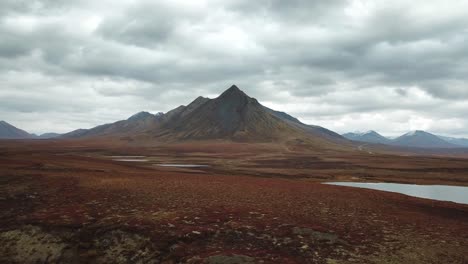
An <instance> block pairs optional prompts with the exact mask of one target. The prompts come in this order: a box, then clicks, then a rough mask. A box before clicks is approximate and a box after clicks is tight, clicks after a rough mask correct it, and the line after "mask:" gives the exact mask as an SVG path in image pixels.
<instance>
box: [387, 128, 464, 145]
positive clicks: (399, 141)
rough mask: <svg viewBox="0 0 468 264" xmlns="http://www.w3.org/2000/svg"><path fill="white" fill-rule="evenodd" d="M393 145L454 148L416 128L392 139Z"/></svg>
mask: <svg viewBox="0 0 468 264" xmlns="http://www.w3.org/2000/svg"><path fill="white" fill-rule="evenodd" d="M392 144H393V145H398V146H405V147H418V148H456V147H458V146H456V145H454V144H451V143H449V142H447V141H445V140H443V139H441V138H439V137H438V136H436V135H433V134H431V133H428V132H425V131H421V130H416V131H413V132H409V133H406V134H404V135H402V136H400V137H398V138H396V139H394V140H393V141H392Z"/></svg>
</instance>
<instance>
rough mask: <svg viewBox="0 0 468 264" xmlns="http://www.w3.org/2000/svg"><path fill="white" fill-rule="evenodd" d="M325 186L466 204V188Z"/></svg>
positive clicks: (467, 201) (371, 184) (364, 184)
mask: <svg viewBox="0 0 468 264" xmlns="http://www.w3.org/2000/svg"><path fill="white" fill-rule="evenodd" d="M326 184H332V185H339V186H349V187H358V188H366V189H373V190H380V191H388V192H396V193H402V194H406V195H409V196H414V197H419V198H427V199H433V200H438V201H450V202H455V203H462V204H468V187H462V186H448V185H416V184H399V183H361V182H327V183H326Z"/></svg>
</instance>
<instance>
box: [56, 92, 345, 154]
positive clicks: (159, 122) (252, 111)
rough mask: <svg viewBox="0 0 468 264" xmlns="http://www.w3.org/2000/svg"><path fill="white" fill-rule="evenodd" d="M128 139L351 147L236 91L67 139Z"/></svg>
mask: <svg viewBox="0 0 468 264" xmlns="http://www.w3.org/2000/svg"><path fill="white" fill-rule="evenodd" d="M103 136H105V137H126V138H129V137H130V138H132V139H137V140H154V141H163V142H169V141H170V142H172V141H180V140H184V141H187V140H233V141H245V142H272V141H275V142H286V141H298V142H309V143H310V142H314V143H315V145H327V144H334V145H339V143H346V144H349V142H348V141H347V140H346V139H344V138H343V137H341V136H340V135H338V134H336V133H334V132H333V131H330V130H327V129H325V128H322V127H319V126H313V125H306V124H303V123H302V122H300V121H299V120H298V119H296V118H294V117H292V116H290V115H288V114H286V113H284V112H279V111H275V110H272V109H269V108H267V107H265V106H263V105H261V104H260V103H259V102H258V101H257V100H256V99H255V98H251V97H249V96H248V95H247V94H245V93H244V92H243V91H242V90H240V89H239V88H238V87H237V86H235V85H233V86H231V87H230V88H229V89H227V90H226V91H225V92H223V93H222V94H221V95H220V96H219V97H217V98H214V99H209V98H205V97H201V96H200V97H198V98H196V99H195V100H194V101H193V102H191V103H190V104H189V105H187V106H184V105H181V106H179V107H177V108H175V109H173V110H171V111H169V112H167V113H165V114H162V113H159V114H157V115H152V114H150V113H147V112H141V113H138V114H136V115H134V116H132V117H130V118H128V119H127V120H122V121H118V122H115V123H112V124H106V125H101V126H98V127H95V128H92V129H80V130H76V131H73V132H70V133H68V134H65V135H64V136H63V137H64V138H92V137H103Z"/></svg>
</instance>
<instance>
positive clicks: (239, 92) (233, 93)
mask: <svg viewBox="0 0 468 264" xmlns="http://www.w3.org/2000/svg"><path fill="white" fill-rule="evenodd" d="M227 96H229V97H231V96H236V97H249V96H248V95H247V94H245V93H244V92H243V91H242V90H241V89H239V87H237V86H236V85H235V84H234V85H232V86H231V87H230V88H229V89H227V90H226V91H224V93H222V94H221V95H220V96H219V97H220V98H221V97H227Z"/></svg>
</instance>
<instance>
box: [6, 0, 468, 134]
mask: <svg viewBox="0 0 468 264" xmlns="http://www.w3.org/2000/svg"><path fill="white" fill-rule="evenodd" d="M467 9H468V3H467V2H466V1H457V2H454V3H451V4H450V5H447V3H446V2H445V1H442V0H435V1H430V2H427V1H403V0H396V1H391V2H389V1H383V0H373V1H370V0H349V1H348V0H332V1H315V0H314V1H305V0H293V1H280V0H260V1H246V0H227V1H218V0H204V1H194V2H192V1H182V0H172V1H169V0H159V1H150V0H137V1H130V0H126V1H118V2H116V1H110V0H103V1H91V0H79V1H63V0H58V1H52V0H33V1H23V0H14V1H12V0H5V1H1V3H0V34H1V36H2V38H1V39H0V85H1V88H0V116H1V117H2V118H1V119H7V120H6V121H11V122H12V123H15V124H18V126H21V127H22V128H24V129H27V130H29V131H31V132H36V133H41V132H49V130H54V131H57V132H65V131H67V130H72V129H75V128H79V127H91V126H94V125H98V124H101V123H107V122H112V121H115V120H119V119H123V118H126V117H128V116H129V115H131V114H133V113H135V112H138V111H141V110H149V111H154V112H157V111H168V110H170V109H171V108H175V107H176V106H178V105H180V104H187V103H189V102H190V101H191V100H192V99H193V98H195V97H197V96H198V95H203V96H211V97H214V96H217V95H218V94H219V93H220V92H222V91H223V90H224V89H226V88H227V87H228V86H229V85H231V84H232V83H235V84H237V85H238V86H240V87H241V88H242V89H243V90H245V91H246V92H247V93H249V94H250V95H252V96H254V97H256V98H258V99H259V100H260V101H261V102H263V103H265V104H266V105H268V106H270V107H273V108H276V109H278V110H282V111H287V112H289V113H290V114H292V115H295V116H297V117H299V118H300V119H301V120H304V121H306V122H308V123H311V124H318V125H323V126H326V127H328V128H331V129H334V130H336V131H338V132H347V131H353V130H368V129H374V130H378V131H379V132H382V133H383V134H391V135H393V134H398V133H402V132H404V131H407V130H411V129H415V128H418V127H419V128H420V129H427V130H430V131H433V132H440V133H444V134H447V135H450V134H452V135H464V136H468V134H467V132H464V131H468V124H467V123H468V122H467V121H466V118H465V117H464V116H463V113H466V111H467V110H468V109H467V105H468V104H467V101H468V89H466V83H467V79H468V77H467V76H466V72H467V71H468V46H467V45H466V43H467V41H468V17H467V16H466V14H465V13H466V12H465V11H464V10H467ZM71 99H73V100H71Z"/></svg>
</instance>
